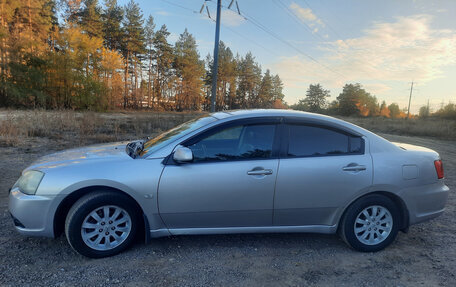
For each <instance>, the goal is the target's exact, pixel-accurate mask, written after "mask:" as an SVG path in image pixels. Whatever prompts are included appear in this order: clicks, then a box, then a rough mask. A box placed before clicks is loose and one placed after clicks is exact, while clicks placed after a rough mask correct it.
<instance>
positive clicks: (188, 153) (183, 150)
mask: <svg viewBox="0 0 456 287" xmlns="http://www.w3.org/2000/svg"><path fill="white" fill-rule="evenodd" d="M173 160H174V161H176V162H190V161H192V160H193V152H192V150H191V149H189V148H188V147H184V146H178V147H177V148H176V150H174V154H173Z"/></svg>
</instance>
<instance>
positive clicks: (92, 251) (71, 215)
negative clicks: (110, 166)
mask: <svg viewBox="0 0 456 287" xmlns="http://www.w3.org/2000/svg"><path fill="white" fill-rule="evenodd" d="M138 222H139V218H138V212H137V210H136V206H135V203H134V202H133V200H132V199H130V198H129V197H127V196H125V195H123V194H119V193H115V192H105V191H101V192H93V193H90V194H87V195H85V196H83V197H82V198H80V199H79V200H78V201H76V203H75V204H74V205H73V206H72V207H71V209H70V211H69V212H68V215H67V218H66V221H65V234H66V236H67V239H68V242H69V243H70V245H71V247H72V248H73V249H74V250H75V251H77V252H78V253H80V254H82V255H84V256H87V257H91V258H101V257H107V256H112V255H115V254H117V253H119V252H121V251H123V250H125V249H126V248H127V247H129V246H130V245H131V244H132V242H133V241H134V238H135V235H136V231H137V229H138Z"/></svg>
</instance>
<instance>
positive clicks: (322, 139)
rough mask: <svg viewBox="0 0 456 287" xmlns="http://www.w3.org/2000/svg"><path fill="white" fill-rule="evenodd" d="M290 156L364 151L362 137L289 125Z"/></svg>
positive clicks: (311, 127)
mask: <svg viewBox="0 0 456 287" xmlns="http://www.w3.org/2000/svg"><path fill="white" fill-rule="evenodd" d="M289 133H290V134H289V145H288V156H289V157H298V156H325V155H337V154H349V153H361V152H362V148H363V145H362V139H361V138H359V137H351V136H348V135H346V134H344V133H340V132H337V131H334V130H331V129H325V128H321V127H314V126H304V125H290V126H289Z"/></svg>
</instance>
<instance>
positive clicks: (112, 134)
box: [0, 110, 456, 147]
mask: <svg viewBox="0 0 456 287" xmlns="http://www.w3.org/2000/svg"><path fill="white" fill-rule="evenodd" d="M198 115H201V113H172V112H133V111H131V112H112V113H94V112H74V111H42V110H35V111H0V146H21V145H28V144H30V143H31V142H33V141H36V140H51V141H53V142H57V143H59V144H61V145H62V147H71V146H81V145H87V144H92V143H100V142H112V141H122V140H132V139H138V138H144V137H146V136H153V135H155V134H157V133H159V132H160V131H164V130H168V129H170V128H172V127H174V126H176V125H178V124H180V123H183V122H185V121H188V120H190V119H192V118H194V117H196V116H198ZM343 119H344V120H346V121H349V122H352V123H354V124H357V125H359V126H361V127H364V128H366V129H368V130H371V131H373V132H377V133H389V134H399V135H409V136H420V137H432V138H439V139H447V140H456V121H450V120H438V119H426V120H423V119H410V120H404V119H386V118H343Z"/></svg>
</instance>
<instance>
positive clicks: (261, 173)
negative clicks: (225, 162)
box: [247, 169, 272, 175]
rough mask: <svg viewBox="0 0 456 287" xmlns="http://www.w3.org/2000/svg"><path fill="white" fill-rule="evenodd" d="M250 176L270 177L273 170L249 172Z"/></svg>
mask: <svg viewBox="0 0 456 287" xmlns="http://www.w3.org/2000/svg"><path fill="white" fill-rule="evenodd" d="M247 174H248V175H269V174H272V169H258V170H251V171H248V172H247Z"/></svg>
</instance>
